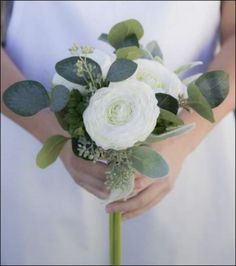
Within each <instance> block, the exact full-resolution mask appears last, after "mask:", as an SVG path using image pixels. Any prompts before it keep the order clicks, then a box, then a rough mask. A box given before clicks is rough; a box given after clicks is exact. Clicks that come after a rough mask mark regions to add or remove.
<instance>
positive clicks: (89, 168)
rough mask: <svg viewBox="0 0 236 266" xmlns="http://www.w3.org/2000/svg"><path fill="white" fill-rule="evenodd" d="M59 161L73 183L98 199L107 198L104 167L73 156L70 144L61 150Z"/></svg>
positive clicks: (102, 164)
mask: <svg viewBox="0 0 236 266" xmlns="http://www.w3.org/2000/svg"><path fill="white" fill-rule="evenodd" d="M60 157H61V159H62V162H63V163H64V165H65V167H66V169H67V171H68V172H69V173H70V175H71V176H72V178H73V179H74V181H75V182H76V183H77V184H78V185H80V186H82V187H83V188H85V189H86V190H87V191H88V192H90V193H92V194H93V195H95V196H96V197H98V198H100V199H105V198H107V197H108V195H109V193H108V191H107V190H106V188H105V185H104V182H105V171H106V165H105V164H104V163H100V162H97V163H96V164H95V163H93V162H91V161H86V160H83V159H80V158H79V157H77V156H75V155H74V154H73V152H72V148H71V143H69V142H68V143H67V144H66V145H65V147H64V148H63V150H62V153H61V156H60Z"/></svg>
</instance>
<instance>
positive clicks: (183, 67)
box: [174, 61, 203, 76]
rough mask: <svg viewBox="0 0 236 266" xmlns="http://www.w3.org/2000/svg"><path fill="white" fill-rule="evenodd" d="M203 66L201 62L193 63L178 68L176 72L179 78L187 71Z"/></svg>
mask: <svg viewBox="0 0 236 266" xmlns="http://www.w3.org/2000/svg"><path fill="white" fill-rule="evenodd" d="M202 64H203V63H202V62H201V61H196V62H192V63H189V64H186V65H182V66H180V67H178V68H177V69H176V70H175V71H174V72H175V74H176V75H178V76H179V75H181V74H183V73H184V72H186V71H187V70H189V69H191V68H194V67H196V66H199V65H202Z"/></svg>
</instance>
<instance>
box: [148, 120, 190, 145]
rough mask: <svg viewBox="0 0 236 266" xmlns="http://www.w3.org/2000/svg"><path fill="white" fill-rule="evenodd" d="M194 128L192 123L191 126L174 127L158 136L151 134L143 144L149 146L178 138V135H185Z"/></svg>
mask: <svg viewBox="0 0 236 266" xmlns="http://www.w3.org/2000/svg"><path fill="white" fill-rule="evenodd" d="M194 127H195V123H192V124H187V125H183V126H179V127H176V128H175V129H172V130H170V131H168V132H166V133H163V134H160V135H155V134H151V135H150V136H149V137H148V138H147V139H146V140H145V141H144V142H143V143H144V144H151V143H154V142H159V141H163V140H166V139H168V138H171V137H175V136H179V135H182V134H185V133H187V132H189V131H191V130H192V129H193V128H194Z"/></svg>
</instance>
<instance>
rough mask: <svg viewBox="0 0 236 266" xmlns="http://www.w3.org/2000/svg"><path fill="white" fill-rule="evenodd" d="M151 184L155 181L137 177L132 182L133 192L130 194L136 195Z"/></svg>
mask: <svg viewBox="0 0 236 266" xmlns="http://www.w3.org/2000/svg"><path fill="white" fill-rule="evenodd" d="M153 182H155V180H154V179H152V178H147V177H144V176H137V177H136V178H135V180H134V191H133V193H132V194H134V195H137V194H138V193H139V192H140V191H142V190H143V189H145V188H146V187H148V186H150V185H151V184H152V183H153Z"/></svg>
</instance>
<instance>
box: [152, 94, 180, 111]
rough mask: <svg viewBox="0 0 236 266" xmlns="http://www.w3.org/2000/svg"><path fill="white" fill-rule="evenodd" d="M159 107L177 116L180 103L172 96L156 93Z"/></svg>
mask: <svg viewBox="0 0 236 266" xmlns="http://www.w3.org/2000/svg"><path fill="white" fill-rule="evenodd" d="M155 95H156V98H157V101H158V106H159V107H160V108H162V109H165V110H167V111H170V112H172V113H174V114H177V112H178V109H179V103H178V101H177V100H176V99H175V98H174V97H173V96H171V95H169V94H165V93H156V94H155Z"/></svg>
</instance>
